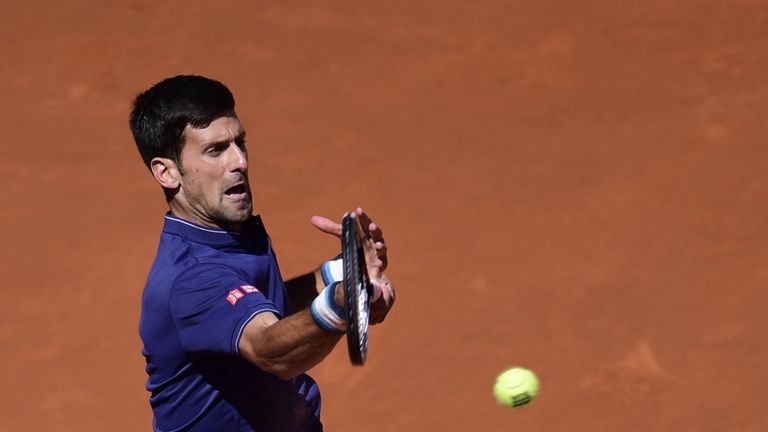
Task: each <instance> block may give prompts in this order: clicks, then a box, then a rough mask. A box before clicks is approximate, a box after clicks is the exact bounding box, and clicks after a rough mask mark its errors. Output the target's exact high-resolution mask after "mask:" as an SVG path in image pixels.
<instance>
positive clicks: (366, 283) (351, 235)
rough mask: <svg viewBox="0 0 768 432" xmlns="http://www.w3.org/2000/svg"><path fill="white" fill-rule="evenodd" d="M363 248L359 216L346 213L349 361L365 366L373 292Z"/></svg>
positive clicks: (343, 248) (344, 244) (343, 233)
mask: <svg viewBox="0 0 768 432" xmlns="http://www.w3.org/2000/svg"><path fill="white" fill-rule="evenodd" d="M362 248H363V233H362V228H361V227H360V222H359V220H358V218H357V214H356V213H347V214H345V215H344V218H343V219H342V220H341V254H342V259H343V260H344V302H345V303H346V307H347V308H346V309H347V345H348V348H349V360H350V361H351V362H352V364H353V365H356V366H362V365H363V364H364V363H365V358H366V357H367V355H368V318H369V311H370V305H371V295H372V293H373V287H372V286H371V281H370V279H369V278H368V268H367V267H366V263H365V254H364V251H363V249H362Z"/></svg>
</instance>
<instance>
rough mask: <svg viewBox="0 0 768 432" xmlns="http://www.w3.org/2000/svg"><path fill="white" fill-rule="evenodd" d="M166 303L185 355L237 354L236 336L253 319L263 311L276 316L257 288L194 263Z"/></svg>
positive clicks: (222, 268)
mask: <svg viewBox="0 0 768 432" xmlns="http://www.w3.org/2000/svg"><path fill="white" fill-rule="evenodd" d="M169 303H170V310H171V315H172V316H173V320H174V324H175V325H176V329H177V331H178V333H179V338H180V340H181V345H182V347H183V348H184V349H185V350H186V351H188V352H199V351H209V352H220V353H238V352H239V350H238V346H237V345H238V343H239V341H240V336H241V335H242V333H243V329H244V328H245V326H246V325H247V324H248V322H250V320H251V319H253V317H255V316H256V315H258V314H260V313H262V312H267V311H269V312H272V313H274V314H276V315H278V316H279V315H280V313H279V312H278V310H277V308H276V307H275V305H274V304H273V303H272V302H271V301H270V300H269V299H268V298H267V297H266V296H264V294H263V293H262V292H261V290H259V288H258V287H255V286H253V285H251V284H249V283H248V282H246V281H244V280H243V278H242V277H241V276H240V275H238V274H237V273H236V272H235V271H234V270H232V269H229V268H227V267H225V266H222V265H220V264H198V265H196V266H194V267H192V268H190V269H188V270H186V271H185V272H184V273H182V275H180V276H179V277H178V278H177V279H176V280H175V281H174V284H173V286H172V287H171V293H170V299H169Z"/></svg>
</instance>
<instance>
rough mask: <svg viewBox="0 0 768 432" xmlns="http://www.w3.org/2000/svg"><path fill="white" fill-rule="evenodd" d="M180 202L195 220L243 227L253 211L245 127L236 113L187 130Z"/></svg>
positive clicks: (182, 208)
mask: <svg viewBox="0 0 768 432" xmlns="http://www.w3.org/2000/svg"><path fill="white" fill-rule="evenodd" d="M184 138H185V141H184V145H183V146H182V150H181V165H182V167H183V174H182V175H181V180H180V185H179V191H178V194H177V197H176V198H178V199H177V202H178V204H179V206H180V207H181V209H180V210H181V211H182V212H183V213H186V215H187V216H188V217H190V218H191V219H192V220H193V221H194V222H197V223H199V224H201V225H205V226H215V227H220V228H224V229H228V230H239V228H240V224H242V223H243V222H244V221H245V220H246V219H247V218H248V217H249V216H250V215H251V213H252V212H253V201H252V198H251V188H250V185H249V184H248V152H247V151H246V148H245V130H244V129H243V127H242V126H241V125H240V121H239V120H238V119H237V116H236V115H235V114H234V113H233V114H232V115H231V116H225V117H219V118H217V119H216V120H214V121H213V122H211V124H210V125H208V127H206V128H202V129H197V128H193V127H191V126H189V125H187V127H186V128H185V129H184Z"/></svg>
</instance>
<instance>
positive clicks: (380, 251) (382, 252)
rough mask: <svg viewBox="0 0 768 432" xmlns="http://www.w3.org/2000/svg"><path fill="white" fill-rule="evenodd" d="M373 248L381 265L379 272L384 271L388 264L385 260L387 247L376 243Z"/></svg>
mask: <svg viewBox="0 0 768 432" xmlns="http://www.w3.org/2000/svg"><path fill="white" fill-rule="evenodd" d="M374 247H375V248H376V255H378V257H379V260H381V263H382V266H381V271H384V270H386V269H387V265H388V264H389V261H388V260H387V245H385V244H384V243H376V244H375V245H374Z"/></svg>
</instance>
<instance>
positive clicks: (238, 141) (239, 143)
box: [235, 138, 245, 151]
mask: <svg viewBox="0 0 768 432" xmlns="http://www.w3.org/2000/svg"><path fill="white" fill-rule="evenodd" d="M235 144H236V145H237V147H239V148H240V150H242V151H245V138H235Z"/></svg>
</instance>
